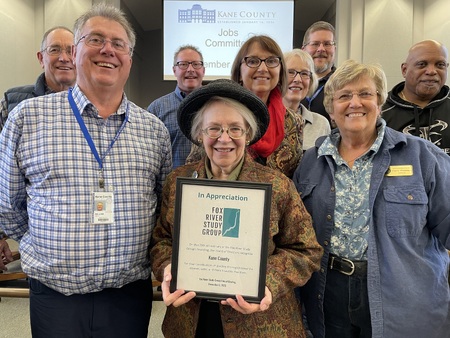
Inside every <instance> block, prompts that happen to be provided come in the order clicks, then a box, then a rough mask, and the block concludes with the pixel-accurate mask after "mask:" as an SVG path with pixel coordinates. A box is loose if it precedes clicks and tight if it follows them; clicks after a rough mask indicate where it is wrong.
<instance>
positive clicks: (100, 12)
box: [73, 3, 136, 51]
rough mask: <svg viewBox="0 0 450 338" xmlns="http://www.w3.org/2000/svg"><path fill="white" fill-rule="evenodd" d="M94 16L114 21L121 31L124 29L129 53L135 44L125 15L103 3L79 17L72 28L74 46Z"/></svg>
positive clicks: (131, 29) (132, 31)
mask: <svg viewBox="0 0 450 338" xmlns="http://www.w3.org/2000/svg"><path fill="white" fill-rule="evenodd" d="M96 16H101V17H103V18H106V19H109V20H112V21H116V22H117V23H119V24H120V25H122V27H123V29H125V32H126V34H127V37H128V40H129V44H130V48H131V51H133V49H134V46H135V44H136V34H135V33H134V30H133V27H132V26H131V24H130V23H129V22H128V20H127V18H126V16H125V13H124V12H122V11H121V10H120V9H118V8H116V7H113V6H110V5H107V4H105V3H99V4H97V5H94V6H92V7H91V8H90V9H89V10H88V11H87V12H86V13H84V14H83V15H82V16H80V17H79V18H78V19H77V20H76V21H75V24H74V26H73V31H74V35H75V38H74V41H75V44H77V42H78V41H79V40H80V38H81V31H82V30H83V27H84V25H85V24H86V22H87V21H88V20H89V19H91V18H93V17H96Z"/></svg>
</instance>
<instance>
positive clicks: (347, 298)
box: [323, 269, 372, 338]
mask: <svg viewBox="0 0 450 338" xmlns="http://www.w3.org/2000/svg"><path fill="white" fill-rule="evenodd" d="M323 306H324V314H325V337H327V338H337V337H339V338H370V337H372V327H371V323H370V310H369V297H368V293H367V274H361V275H358V274H354V275H352V276H346V275H344V274H342V273H340V272H338V271H335V270H330V269H328V273H327V283H326V288H325V296H324V304H323Z"/></svg>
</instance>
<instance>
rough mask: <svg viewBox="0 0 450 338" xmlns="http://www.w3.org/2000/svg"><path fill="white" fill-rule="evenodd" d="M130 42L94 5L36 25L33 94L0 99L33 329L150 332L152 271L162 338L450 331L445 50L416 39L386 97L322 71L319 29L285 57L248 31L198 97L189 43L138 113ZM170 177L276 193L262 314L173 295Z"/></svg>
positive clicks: (5, 224)
mask: <svg viewBox="0 0 450 338" xmlns="http://www.w3.org/2000/svg"><path fill="white" fill-rule="evenodd" d="M135 40H136V38H135V33H134V31H133V29H132V27H131V25H130V23H129V21H127V19H126V17H125V15H124V14H123V12H122V11H120V10H118V9H117V8H114V7H111V6H108V5H105V4H98V5H95V6H93V7H92V8H91V9H89V10H88V11H87V12H86V13H85V14H83V15H82V16H81V17H80V18H79V19H77V20H76V22H75V25H74V30H73V33H72V32H71V31H70V30H69V29H67V28H64V27H57V28H55V29H52V30H50V31H49V32H47V33H46V35H45V36H44V40H43V42H42V46H41V51H40V52H39V53H38V59H39V60H40V62H41V63H42V64H43V67H44V73H43V74H42V75H41V76H40V77H39V78H38V81H37V83H36V86H34V87H33V86H28V87H21V88H15V89H12V90H9V91H8V92H7V95H5V98H4V99H3V100H2V103H1V106H2V114H1V116H2V120H1V121H2V128H3V130H2V132H1V134H0V147H1V148H2V153H1V154H0V177H2V179H1V181H0V185H1V189H0V228H1V229H2V230H3V231H4V232H5V234H6V235H7V236H9V237H11V238H13V239H16V240H18V241H19V242H20V251H21V256H22V266H23V270H24V271H25V272H26V273H27V274H28V276H29V280H30V318H31V328H32V334H33V337H61V336H66V337H85V336H86V337H90V336H99V337H122V336H130V337H147V331H148V324H149V319H150V314H151V308H152V305H151V299H152V292H153V290H152V286H151V282H150V278H151V277H150V274H151V271H153V273H154V274H155V276H156V278H157V279H158V280H159V281H161V282H162V285H161V288H162V295H163V301H164V303H165V304H166V305H167V310H166V314H165V318H164V322H163V325H162V330H163V333H164V336H165V337H196V338H201V337H257V336H258V337H270V338H272V337H287V338H290V337H306V335H307V334H311V335H312V336H313V337H342V338H347V337H349V338H353V337H380V338H381V337H424V336H427V337H430V338H438V337H444V336H446V335H447V334H448V332H450V291H449V284H448V266H449V257H448V253H447V250H449V249H450V205H449V204H448V203H447V201H448V200H449V199H450V189H448V188H447V187H448V186H450V157H449V156H448V155H449V154H450V152H449V148H450V146H449V143H450V137H449V133H450V131H449V130H448V123H449V122H450V118H449V117H448V114H446V113H445V107H447V106H448V105H449V102H450V97H449V88H448V87H447V86H446V85H445V81H446V78H447V68H448V55H447V49H446V48H445V47H444V46H442V45H441V44H439V43H438V42H435V41H431V40H426V41H423V42H420V43H418V44H416V45H414V46H413V47H412V48H411V49H410V51H409V53H408V57H407V59H406V61H405V63H404V64H402V68H401V69H402V73H403V75H404V77H405V82H402V83H400V84H399V85H397V86H395V87H394V89H393V90H392V91H391V92H389V93H388V89H387V83H386V76H385V74H384V72H383V70H382V68H381V67H380V66H378V65H373V64H361V63H359V62H356V61H353V60H348V61H345V62H343V63H342V65H341V66H339V67H335V65H334V55H335V51H336V48H337V47H336V42H335V31H334V27H333V26H332V25H330V24H329V23H326V22H322V21H321V22H317V23H315V24H313V25H312V26H311V27H310V28H309V29H308V31H307V32H306V34H305V38H304V41H303V45H302V48H301V49H294V50H292V51H290V52H287V53H285V54H283V53H282V51H281V49H280V47H279V46H278V44H277V43H276V41H274V40H273V39H272V38H270V37H268V36H264V35H257V36H253V37H251V38H249V39H248V40H247V41H246V42H245V43H244V44H243V45H242V46H241V48H240V49H239V51H238V53H237V55H236V57H235V60H234V62H233V65H232V69H231V80H225V79H221V80H216V81H212V82H211V83H209V84H207V85H203V84H202V82H203V76H204V74H205V68H204V64H203V62H204V60H203V55H202V53H201V52H200V50H199V49H198V48H197V47H195V46H192V45H184V46H181V47H179V49H178V50H177V51H176V52H175V54H174V60H173V72H174V75H175V77H176V78H177V86H176V88H175V90H174V92H172V93H169V94H167V95H165V96H163V97H161V98H159V99H156V100H155V101H153V102H152V103H151V104H150V105H149V106H148V108H147V110H144V109H142V108H139V107H138V106H137V105H135V104H134V103H133V102H131V101H129V100H128V99H127V97H126V95H125V93H124V85H125V82H126V81H127V79H128V76H129V73H130V69H131V65H132V55H133V50H134V47H135V43H136V41H135ZM47 73H48V74H47ZM31 97H34V98H33V99H31V100H24V99H27V98H31ZM14 107H15V108H14ZM149 112H150V113H149ZM391 126H392V127H393V128H391ZM331 129H332V130H331ZM394 129H397V130H398V131H395V130H394ZM399 131H400V132H399ZM417 136H421V137H417ZM429 141H431V142H429ZM433 143H434V144H433ZM177 177H193V178H197V179H205V180H207V179H214V180H228V181H247V182H249V181H250V182H261V183H271V184H272V190H271V208H270V212H269V214H270V217H269V219H270V222H269V231H268V236H269V238H268V248H267V272H266V276H265V294H264V297H263V298H262V300H261V301H260V302H259V303H253V302H248V301H247V300H246V299H244V298H243V297H242V295H236V297H233V298H227V299H223V300H220V301H219V302H217V301H210V300H208V299H205V298H198V297H196V293H195V292H194V291H192V290H182V289H178V290H171V288H170V284H171V280H172V277H173V276H172V252H173V250H174V248H173V244H174V226H175V208H176V193H177V192H176V189H177ZM99 203H101V205H102V208H101V209H102V210H101V212H99V210H98V207H97V206H98V205H99ZM0 253H1V254H2V255H3V256H4V257H3V259H2V260H0V269H2V270H3V269H5V263H6V262H8V261H9V259H10V252H9V249H8V246H7V245H6V243H5V241H4V240H1V239H0Z"/></svg>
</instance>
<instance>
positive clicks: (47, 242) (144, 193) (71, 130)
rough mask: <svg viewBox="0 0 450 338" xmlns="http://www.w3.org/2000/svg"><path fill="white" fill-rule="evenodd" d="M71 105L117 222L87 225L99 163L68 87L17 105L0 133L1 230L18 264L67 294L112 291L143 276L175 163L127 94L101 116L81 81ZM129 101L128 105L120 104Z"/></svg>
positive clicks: (164, 140)
mask: <svg viewBox="0 0 450 338" xmlns="http://www.w3.org/2000/svg"><path fill="white" fill-rule="evenodd" d="M73 97H74V101H75V103H76V105H77V107H78V109H79V111H80V113H81V115H82V118H83V121H84V123H85V124H86V127H87V129H88V131H89V133H90V135H91V137H92V139H93V142H94V144H95V146H96V148H97V151H98V153H99V155H100V157H103V155H104V154H105V152H106V150H107V149H108V147H109V146H110V144H111V141H112V139H113V138H114V137H115V136H116V134H117V132H118V130H119V129H120V127H121V126H122V124H123V121H124V120H125V115H126V114H127V116H128V121H127V123H126V125H125V128H124V129H123V130H122V132H121V133H120V136H119V137H118V139H117V140H116V142H115V143H114V145H113V147H112V148H111V150H110V151H109V153H107V155H106V156H105V157H104V159H103V167H104V179H105V186H107V187H112V189H114V198H115V199H114V211H115V212H114V223H113V224H91V222H90V211H91V209H92V205H91V204H92V201H91V195H92V192H93V190H94V188H95V187H98V178H99V170H98V168H99V164H98V162H97V160H96V159H95V157H94V155H93V153H92V151H91V149H90V148H89V145H88V143H87V141H86V139H85V137H84V135H83V133H82V131H81V129H80V126H79V124H78V122H77V120H76V118H75V116H74V113H73V112H72V109H71V107H70V105H69V101H68V92H67V91H64V92H60V93H56V94H50V95H47V96H42V97H38V98H34V99H30V100H26V101H23V102H22V103H20V104H19V105H18V106H17V107H16V108H15V109H14V110H13V111H12V112H11V114H10V116H9V118H8V120H7V123H6V125H5V127H4V129H3V131H2V133H1V135H0V148H1V149H2V153H1V154H0V177H1V179H0V227H1V228H3V229H4V230H5V232H6V233H7V234H8V235H9V236H11V237H12V238H14V239H16V240H19V241H20V251H21V255H22V267H23V269H24V271H25V272H26V273H27V274H28V275H29V276H30V277H32V278H35V279H38V280H39V281H41V282H42V283H44V284H46V285H47V286H49V287H51V288H52V289H55V290H56V291H58V292H61V293H63V294H66V295H70V294H80V293H88V292H95V291H100V290H102V289H104V288H117V287H121V286H123V285H125V284H128V283H130V282H133V281H136V280H138V279H143V278H147V277H148V276H149V274H150V266H149V258H148V249H149V243H150V235H151V231H152V228H153V226H154V224H155V218H156V210H157V207H158V204H159V201H160V194H161V190H162V185H163V182H164V180H165V178H166V175H167V174H168V173H169V172H170V170H171V167H172V160H171V147H170V137H169V133H168V131H167V129H166V128H165V126H164V124H163V123H162V122H161V121H159V120H158V119H157V118H155V117H154V116H153V115H152V114H149V113H148V112H147V111H145V110H144V109H142V108H139V107H138V106H136V105H135V104H134V103H132V102H130V101H128V100H127V98H126V96H125V95H124V98H123V100H122V103H121V105H120V107H119V109H118V110H117V112H116V113H115V114H113V115H111V116H110V117H109V118H107V119H103V118H101V117H100V116H99V115H98V111H97V109H96V108H95V107H94V106H93V105H92V104H91V103H90V102H89V100H88V99H87V98H86V96H85V95H84V94H83V93H82V92H81V90H80V89H79V88H78V86H75V87H74V89H73ZM127 107H128V108H127Z"/></svg>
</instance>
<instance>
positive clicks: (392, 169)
mask: <svg viewBox="0 0 450 338" xmlns="http://www.w3.org/2000/svg"><path fill="white" fill-rule="evenodd" d="M412 175H413V167H412V165H411V164H405V165H391V166H389V169H388V171H387V172H386V175H385V176H388V177H398V176H412Z"/></svg>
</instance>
